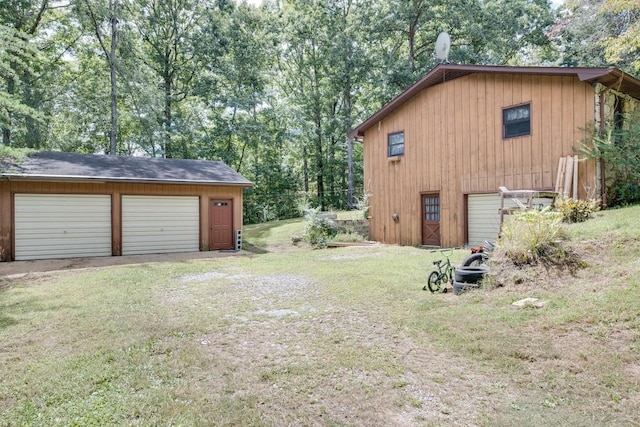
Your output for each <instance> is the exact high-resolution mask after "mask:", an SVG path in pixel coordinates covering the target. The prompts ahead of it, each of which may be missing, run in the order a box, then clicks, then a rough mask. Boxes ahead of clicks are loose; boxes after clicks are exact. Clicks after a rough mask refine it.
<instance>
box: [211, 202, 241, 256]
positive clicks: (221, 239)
mask: <svg viewBox="0 0 640 427" xmlns="http://www.w3.org/2000/svg"><path fill="white" fill-rule="evenodd" d="M209 249H210V250H215V249H235V248H234V244H233V201H232V200H211V201H209Z"/></svg>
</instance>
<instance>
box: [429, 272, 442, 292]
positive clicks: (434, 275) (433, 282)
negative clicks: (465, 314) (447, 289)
mask: <svg viewBox="0 0 640 427" xmlns="http://www.w3.org/2000/svg"><path fill="white" fill-rule="evenodd" d="M427 286H429V290H430V291H431V293H434V292H439V291H440V274H438V272H437V271H432V272H431V274H430V275H429V279H428V280H427Z"/></svg>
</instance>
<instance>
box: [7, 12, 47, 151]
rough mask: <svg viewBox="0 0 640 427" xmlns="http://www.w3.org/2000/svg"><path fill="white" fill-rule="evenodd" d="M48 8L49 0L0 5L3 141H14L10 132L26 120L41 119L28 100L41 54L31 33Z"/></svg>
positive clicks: (33, 34)
mask: <svg viewBox="0 0 640 427" xmlns="http://www.w3.org/2000/svg"><path fill="white" fill-rule="evenodd" d="M47 9H48V0H41V1H30V0H18V1H15V2H10V3H3V4H2V6H0V45H1V46H6V48H4V49H1V50H0V79H1V80H2V81H3V83H4V84H3V86H2V87H0V127H1V128H2V143H3V144H5V145H12V144H13V143H14V141H13V138H12V132H13V130H14V129H16V128H19V127H21V126H20V123H22V125H23V129H24V130H26V129H28V128H27V127H26V126H24V123H25V121H29V120H36V121H40V120H42V115H41V114H40V113H39V112H38V108H37V105H34V104H33V103H31V102H29V99H28V96H29V94H30V93H31V90H30V87H29V85H28V83H29V80H30V79H31V78H32V76H33V75H34V74H35V73H36V72H37V67H38V65H39V63H40V55H39V52H38V49H37V47H36V46H35V44H34V36H35V35H36V33H37V31H38V28H39V26H40V24H41V22H42V19H43V16H44V14H45V12H46V11H47Z"/></svg>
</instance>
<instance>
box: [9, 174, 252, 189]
mask: <svg viewBox="0 0 640 427" xmlns="http://www.w3.org/2000/svg"><path fill="white" fill-rule="evenodd" d="M0 177H2V178H3V179H5V180H8V181H56V182H90V183H106V182H109V183H131V184H181V185H224V186H232V187H253V185H254V184H253V182H250V181H204V180H179V179H152V178H147V179H139V178H126V177H104V176H73V175H39V174H12V173H5V174H2V175H0Z"/></svg>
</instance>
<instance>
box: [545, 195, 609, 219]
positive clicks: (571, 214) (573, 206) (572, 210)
mask: <svg viewBox="0 0 640 427" xmlns="http://www.w3.org/2000/svg"><path fill="white" fill-rule="evenodd" d="M555 207H556V209H557V210H558V211H559V212H560V213H561V214H562V220H563V221H564V222H568V223H576V222H585V221H586V220H588V219H589V218H591V215H592V214H593V213H594V212H597V211H598V210H599V209H600V202H599V201H598V200H594V199H590V200H574V199H571V198H566V197H563V198H561V199H558V200H556V203H555Z"/></svg>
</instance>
